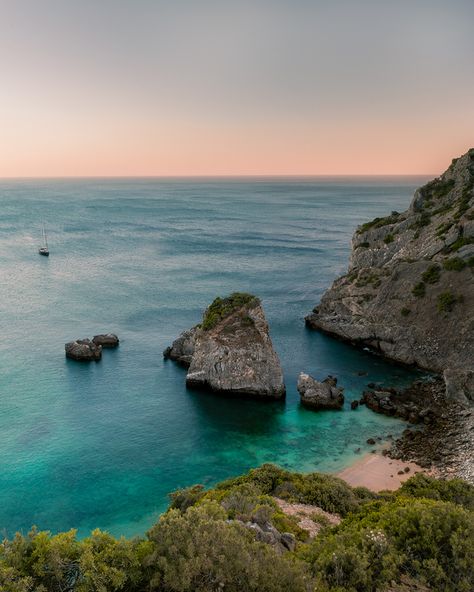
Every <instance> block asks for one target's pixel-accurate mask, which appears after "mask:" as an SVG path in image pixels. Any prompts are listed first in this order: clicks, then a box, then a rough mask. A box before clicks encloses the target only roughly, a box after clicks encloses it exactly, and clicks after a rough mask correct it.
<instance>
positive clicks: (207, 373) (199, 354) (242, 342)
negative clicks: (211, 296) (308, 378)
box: [163, 293, 285, 399]
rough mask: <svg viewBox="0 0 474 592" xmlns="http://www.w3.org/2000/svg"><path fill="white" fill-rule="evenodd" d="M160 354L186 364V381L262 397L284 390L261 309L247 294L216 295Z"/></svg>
mask: <svg viewBox="0 0 474 592" xmlns="http://www.w3.org/2000/svg"><path fill="white" fill-rule="evenodd" d="M163 355H164V357H165V358H170V359H172V360H175V361H177V362H179V363H180V364H182V365H184V366H186V367H188V374H187V377H186V384H187V386H189V387H193V388H207V389H210V390H212V391H215V392H220V393H227V394H236V395H250V396H255V397H259V398H266V399H279V398H281V397H283V396H284V395H285V385H284V382H283V372H282V369H281V366H280V361H279V359H278V356H277V354H276V352H275V350H274V349H273V345H272V341H271V339H270V335H269V328H268V323H267V321H266V319H265V313H264V311H263V308H262V305H261V303H260V300H259V299H258V298H256V297H255V296H252V295H250V294H241V293H234V294H231V295H230V296H229V297H227V298H216V300H214V302H213V303H212V304H211V305H210V306H209V308H208V309H207V310H206V311H205V313H204V317H203V322H202V323H201V325H197V326H196V327H193V328H192V329H190V330H188V331H185V332H184V333H182V334H181V335H180V336H179V337H178V338H177V339H176V340H175V341H174V343H173V344H172V345H171V347H168V348H166V350H165V351H164V352H163Z"/></svg>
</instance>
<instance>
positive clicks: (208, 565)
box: [147, 502, 306, 592]
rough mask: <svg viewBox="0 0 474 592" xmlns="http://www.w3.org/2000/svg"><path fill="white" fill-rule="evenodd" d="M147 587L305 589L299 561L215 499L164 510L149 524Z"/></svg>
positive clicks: (201, 591)
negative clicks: (279, 550)
mask: <svg viewBox="0 0 474 592" xmlns="http://www.w3.org/2000/svg"><path fill="white" fill-rule="evenodd" d="M149 538H150V540H151V541H152V542H153V544H154V551H153V553H152V554H150V556H149V557H148V558H147V565H149V567H150V569H151V571H152V579H151V589H152V590H153V589H156V590H166V591H167V592H213V591H216V592H217V591H218V590H225V591H227V592H241V591H242V590H246V591H249V592H286V591H287V590H292V591H293V590H294V591H295V592H305V591H306V578H305V575H306V570H305V566H304V564H303V563H302V562H301V561H297V560H292V559H290V558H289V557H288V556H286V555H281V554H279V553H277V552H276V551H275V550H274V548H273V547H272V546H270V545H267V544H265V543H258V542H256V541H255V538H254V534H253V533H252V532H251V530H250V529H248V528H245V527H244V526H243V525H242V524H241V523H239V522H236V521H232V522H230V523H229V522H226V514H225V512H224V510H223V509H222V508H221V507H220V506H219V505H218V504H216V503H215V502H214V503H207V504H203V505H201V506H198V507H194V508H190V509H189V510H188V511H187V512H186V513H185V514H181V513H180V512H178V511H177V510H170V511H169V512H168V513H167V514H165V515H163V516H162V517H161V519H160V520H159V522H158V523H157V524H156V525H155V526H154V527H153V528H152V529H151V531H150V533H149Z"/></svg>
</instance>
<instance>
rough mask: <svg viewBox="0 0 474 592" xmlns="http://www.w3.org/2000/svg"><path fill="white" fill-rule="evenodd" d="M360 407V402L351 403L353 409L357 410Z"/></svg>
mask: <svg viewBox="0 0 474 592" xmlns="http://www.w3.org/2000/svg"><path fill="white" fill-rule="evenodd" d="M357 407H359V401H351V409H357Z"/></svg>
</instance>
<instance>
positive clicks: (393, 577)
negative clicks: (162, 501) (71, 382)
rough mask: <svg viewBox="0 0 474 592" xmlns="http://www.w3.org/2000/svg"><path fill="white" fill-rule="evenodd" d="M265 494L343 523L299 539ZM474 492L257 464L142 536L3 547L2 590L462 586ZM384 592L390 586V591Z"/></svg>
mask: <svg viewBox="0 0 474 592" xmlns="http://www.w3.org/2000/svg"><path fill="white" fill-rule="evenodd" d="M275 497H280V498H285V499H286V500H288V501H293V502H299V503H307V504H313V505H318V506H320V507H321V508H323V509H324V510H326V511H329V512H334V513H338V514H339V515H341V516H343V517H344V519H343V520H342V522H341V523H340V524H339V525H338V526H336V527H330V526H328V525H327V526H325V527H324V528H323V530H322V531H321V532H320V534H319V535H318V536H317V537H316V538H315V539H314V540H309V539H308V536H307V533H306V531H304V530H302V529H301V528H300V527H299V525H298V519H297V518H296V517H289V516H287V515H286V514H284V513H283V512H282V511H281V509H280V508H279V506H278V505H277V504H276V502H275ZM473 509H474V487H472V486H471V485H468V484H467V483H465V482H463V481H461V480H459V479H453V480H451V481H441V480H435V479H433V478H430V477H427V476H425V475H416V476H414V477H412V478H411V479H410V480H409V481H407V482H406V483H405V484H404V485H403V486H402V487H401V488H400V489H399V490H398V491H397V492H395V493H384V494H382V495H376V494H373V493H371V492H369V491H368V490H366V489H363V488H351V487H349V486H348V485H346V484H345V483H344V482H342V481H341V480H339V479H337V478H335V477H331V476H327V475H321V474H318V473H313V474H310V475H300V474H297V473H290V472H288V471H284V470H281V469H278V468H277V467H274V466H271V465H264V466H263V467H261V468H260V469H254V470H252V471H250V472H249V473H248V474H247V475H244V476H241V477H237V478H235V479H230V480H228V481H225V482H223V483H221V484H220V485H218V486H217V487H215V488H214V489H212V490H209V491H204V489H203V488H202V487H200V486H195V487H193V488H188V489H184V490H180V491H179V492H175V493H174V494H172V496H171V505H170V509H169V510H168V512H166V513H165V514H164V515H163V516H162V517H161V518H160V520H159V521H158V522H157V524H155V526H153V528H152V529H151V530H150V531H149V533H148V535H147V537H146V539H134V540H126V539H124V538H122V539H115V538H114V537H112V536H110V535H108V534H106V533H103V532H101V531H98V530H97V531H94V532H93V533H92V534H91V536H90V537H88V538H86V539H84V540H81V541H78V540H77V538H76V535H75V532H74V531H70V532H68V533H61V534H58V535H50V534H49V533H45V532H37V531H36V530H32V531H31V532H30V533H29V534H28V535H26V536H23V535H19V534H18V535H16V537H15V538H14V539H13V540H5V541H3V543H2V545H1V547H0V590H2V591H4V592H33V591H35V592H46V591H47V592H50V591H51V592H55V591H61V592H66V591H73V590H76V591H78V592H92V591H95V592H109V591H118V590H123V591H127V592H144V591H148V590H150V591H151V590H155V591H158V592H213V591H216V592H217V591H230V592H234V591H235V592H241V591H242V592H246V591H255V592H257V591H258V592H283V591H285V592H286V591H294V592H306V591H315V592H329V591H331V592H336V591H337V592H342V591H352V592H366V591H368V592H371V591H382V590H384V589H388V588H389V587H390V589H392V590H393V589H396V585H397V582H399V581H400V580H401V579H405V578H407V577H408V578H409V579H410V581H412V582H418V583H421V584H424V585H425V586H427V587H428V589H429V590H433V591H437V590H439V591H443V592H451V591H452V592H470V591H472V590H473V589H474V570H473V565H474V511H473ZM265 524H272V525H273V526H274V527H276V528H277V529H278V531H280V532H289V533H292V534H293V535H294V537H295V540H296V541H297V545H296V549H295V550H294V551H292V552H289V551H286V552H283V550H282V549H281V548H278V547H275V546H272V545H270V544H267V543H264V542H258V541H257V540H256V537H255V529H254V528H249V525H255V526H256V527H258V525H265ZM394 586H395V588H394Z"/></svg>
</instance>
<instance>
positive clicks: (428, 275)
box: [421, 264, 441, 284]
mask: <svg viewBox="0 0 474 592" xmlns="http://www.w3.org/2000/svg"><path fill="white" fill-rule="evenodd" d="M440 276H441V268H440V266H439V265H436V264H434V265H430V266H429V267H428V269H427V270H426V271H425V272H424V273H423V274H422V275H421V279H422V280H423V281H424V282H425V283H427V284H436V283H437V282H439V278H440Z"/></svg>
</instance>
